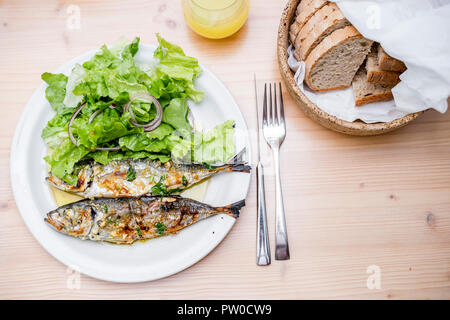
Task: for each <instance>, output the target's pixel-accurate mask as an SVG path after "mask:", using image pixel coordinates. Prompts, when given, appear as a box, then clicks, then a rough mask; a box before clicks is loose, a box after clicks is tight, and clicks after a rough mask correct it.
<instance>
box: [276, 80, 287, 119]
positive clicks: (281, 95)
mask: <svg viewBox="0 0 450 320" xmlns="http://www.w3.org/2000/svg"><path fill="white" fill-rule="evenodd" d="M278 85H279V88H280V118H279V123H280V124H281V125H283V126H286V124H285V122H284V104H283V94H282V93H281V82H279V83H278Z"/></svg>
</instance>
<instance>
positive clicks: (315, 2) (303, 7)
mask: <svg viewBox="0 0 450 320" xmlns="http://www.w3.org/2000/svg"><path fill="white" fill-rule="evenodd" d="M327 3H328V1H324V0H301V1H300V3H299V4H298V6H297V11H296V14H297V16H296V18H295V21H294V22H293V23H292V24H291V26H290V28H289V39H290V40H291V43H292V44H294V43H295V39H296V38H297V35H298V33H299V32H300V30H301V28H302V27H303V25H304V24H305V23H306V22H308V20H309V18H311V17H312V16H313V15H314V13H316V11H317V10H319V9H320V8H322V7H323V6H324V5H326V4H327Z"/></svg>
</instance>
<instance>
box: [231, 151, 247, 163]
mask: <svg viewBox="0 0 450 320" xmlns="http://www.w3.org/2000/svg"><path fill="white" fill-rule="evenodd" d="M246 151H247V148H244V149H242V150H241V151H239V152H238V153H236V155H235V156H234V157H233V158H231V159H230V160H228V162H227V164H237V163H243V158H244V154H245V152H246Z"/></svg>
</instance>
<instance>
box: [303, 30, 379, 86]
mask: <svg viewBox="0 0 450 320" xmlns="http://www.w3.org/2000/svg"><path fill="white" fill-rule="evenodd" d="M372 43H373V41H372V40H369V39H366V38H364V37H363V36H362V35H361V34H360V33H359V32H358V30H356V29H355V27H353V26H347V27H344V28H342V29H338V30H336V31H334V32H333V33H331V34H330V35H329V36H327V37H325V38H324V39H323V40H322V42H320V43H319V44H318V45H317V46H316V47H315V48H314V49H313V50H312V51H311V53H310V54H309V55H308V57H307V58H306V60H305V65H306V70H305V82H306V84H307V85H308V86H309V87H310V88H311V89H312V90H315V91H329V90H335V89H344V88H347V87H349V86H350V85H351V83H352V80H353V77H354V76H355V74H356V71H358V69H359V67H360V66H361V64H362V63H363V61H364V60H365V58H366V56H367V54H368V53H369V51H370V48H371V46H372Z"/></svg>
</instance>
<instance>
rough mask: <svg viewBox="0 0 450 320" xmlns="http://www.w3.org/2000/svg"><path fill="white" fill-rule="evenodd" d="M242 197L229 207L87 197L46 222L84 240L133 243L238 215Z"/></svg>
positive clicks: (188, 201) (171, 199)
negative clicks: (219, 218)
mask: <svg viewBox="0 0 450 320" xmlns="http://www.w3.org/2000/svg"><path fill="white" fill-rule="evenodd" d="M244 205H245V201H244V200H241V201H238V202H236V203H233V204H231V205H228V206H225V207H212V206H209V205H207V204H204V203H201V202H198V201H195V200H191V199H187V198H182V197H178V196H173V197H141V198H120V199H110V198H100V199H94V200H89V199H84V200H81V201H78V202H75V203H71V204H67V205H64V206H62V207H59V208H57V209H55V210H53V211H50V212H49V213H48V214H47V216H46V218H45V222H47V223H48V224H49V225H51V226H52V227H53V228H55V229H56V230H57V231H59V232H61V233H64V234H66V235H69V236H73V237H77V238H79V239H82V240H94V241H106V242H112V243H116V244H131V243H133V242H134V241H137V240H147V239H152V238H157V237H160V236H163V235H170V234H174V233H176V232H178V231H179V230H182V229H184V228H186V227H188V226H190V225H192V224H194V223H196V222H198V221H200V220H203V219H206V218H209V217H212V216H215V215H217V214H221V213H224V214H227V215H229V216H231V217H234V218H237V217H238V216H239V210H240V209H241V208H242V207H243V206H244Z"/></svg>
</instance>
